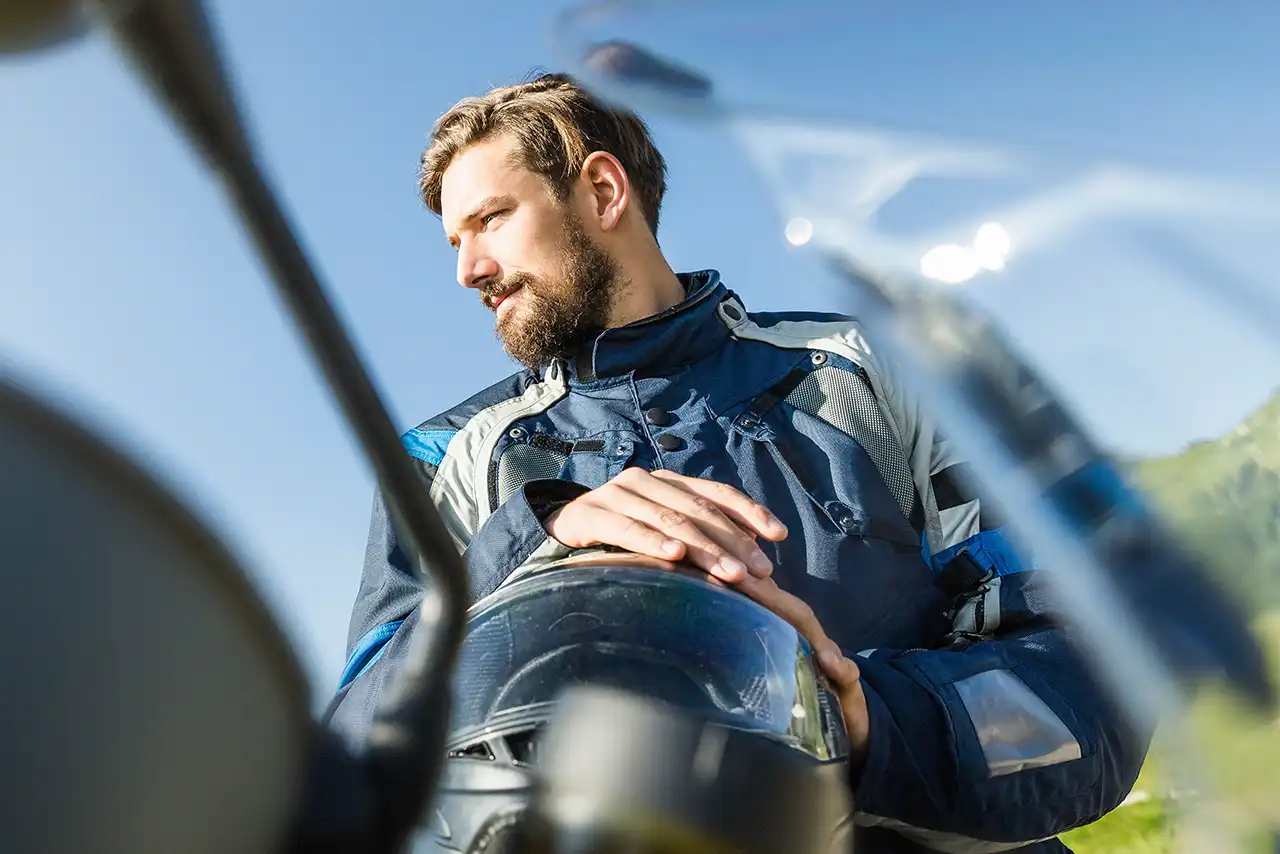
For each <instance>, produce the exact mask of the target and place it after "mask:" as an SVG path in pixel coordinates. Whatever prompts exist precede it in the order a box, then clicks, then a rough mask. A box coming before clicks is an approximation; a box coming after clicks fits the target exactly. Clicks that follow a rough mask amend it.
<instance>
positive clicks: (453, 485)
mask: <svg viewBox="0 0 1280 854" xmlns="http://www.w3.org/2000/svg"><path fill="white" fill-rule="evenodd" d="M568 388H569V387H568V383H567V382H566V381H565V378H564V372H563V371H562V370H561V369H560V366H559V364H558V363H553V364H552V366H551V367H550V368H549V369H548V370H547V372H546V374H545V375H544V377H543V381H542V382H540V383H534V384H533V385H530V386H529V387H528V388H527V389H525V392H524V394H522V395H521V396H520V397H513V398H510V399H509V400H504V401H502V402H501V403H496V404H494V405H493V406H490V407H488V408H487V409H482V410H480V411H479V412H477V413H476V414H475V415H474V416H472V417H471V419H470V420H468V421H467V423H466V425H464V426H463V428H462V429H461V430H459V431H458V433H457V435H455V436H454V437H453V439H452V441H450V442H449V448H448V450H447V451H446V452H445V455H444V459H442V460H441V461H440V467H439V469H438V470H437V471H436V476H435V478H434V479H433V480H432V483H431V500H432V502H433V503H434V504H435V505H436V508H437V509H438V510H439V511H440V515H441V516H442V517H443V518H444V521H445V525H446V526H447V527H448V528H449V532H450V533H451V534H452V535H453V539H454V543H455V544H456V545H457V546H458V548H459V549H460V550H462V549H465V548H466V546H467V543H469V542H470V540H471V537H473V536H474V535H475V532H476V531H478V530H480V526H481V524H483V523H484V520H485V519H487V518H488V517H489V515H490V514H492V513H493V510H494V508H493V507H491V506H489V503H490V497H489V483H488V479H489V458H490V457H491V456H493V449H494V448H495V447H496V446H497V444H498V440H499V439H500V438H501V437H502V435H503V433H504V432H505V431H506V429H507V427H508V426H509V425H510V424H511V423H512V422H514V421H518V420H520V419H521V418H525V417H527V416H529V415H535V414H538V413H541V412H545V411H546V410H548V409H550V408H551V406H552V405H553V404H555V403H556V401H558V400H560V399H561V398H563V397H564V396H565V395H566V394H567V393H568Z"/></svg>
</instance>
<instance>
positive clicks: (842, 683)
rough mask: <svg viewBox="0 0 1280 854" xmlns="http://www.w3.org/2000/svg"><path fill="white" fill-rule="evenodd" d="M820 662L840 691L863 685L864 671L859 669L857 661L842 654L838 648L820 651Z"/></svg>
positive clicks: (824, 671)
mask: <svg viewBox="0 0 1280 854" xmlns="http://www.w3.org/2000/svg"><path fill="white" fill-rule="evenodd" d="M818 664H820V665H821V666H822V672H823V673H825V674H826V676H827V679H829V680H831V683H832V685H833V686H835V688H836V689H837V690H838V691H839V692H840V693H842V694H843V693H844V692H846V691H850V690H852V689H854V688H858V687H861V686H860V680H861V679H862V671H861V670H859V669H858V664H857V662H855V661H854V660H853V659H851V658H846V657H845V656H843V655H841V654H840V652H839V651H838V650H834V649H824V650H822V652H820V653H818Z"/></svg>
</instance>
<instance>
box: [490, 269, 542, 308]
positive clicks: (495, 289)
mask: <svg viewBox="0 0 1280 854" xmlns="http://www.w3.org/2000/svg"><path fill="white" fill-rule="evenodd" d="M535 281H536V279H535V278H534V277H533V276H531V275H529V274H528V273H512V274H511V275H510V276H503V277H502V278H501V279H498V280H497V281H495V282H490V283H488V284H486V285H485V286H484V287H482V288H481V289H480V301H481V302H483V303H484V304H485V305H486V306H487V307H488V308H489V309H490V310H493V308H494V303H495V302H496V301H497V300H500V299H502V298H504V297H507V296H510V295H511V294H513V293H515V292H516V291H518V290H520V289H521V288H524V287H529V286H531V285H533V284H534V282H535Z"/></svg>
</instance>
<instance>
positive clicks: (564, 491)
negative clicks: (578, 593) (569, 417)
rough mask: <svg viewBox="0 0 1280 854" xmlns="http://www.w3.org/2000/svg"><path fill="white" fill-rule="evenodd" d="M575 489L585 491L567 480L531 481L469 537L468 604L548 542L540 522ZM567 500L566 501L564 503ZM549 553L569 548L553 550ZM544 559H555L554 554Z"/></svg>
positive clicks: (467, 551)
mask: <svg viewBox="0 0 1280 854" xmlns="http://www.w3.org/2000/svg"><path fill="white" fill-rule="evenodd" d="M574 488H576V489H577V490H578V491H577V494H575V495H574V496H573V497H575V498H576V497H577V495H580V494H581V493H582V491H585V490H586V488H585V487H583V486H581V485H580V484H576V483H572V482H570V481H555V480H534V481H530V482H529V483H526V484H525V485H524V486H523V487H521V488H520V489H519V490H518V491H516V492H514V493H512V495H511V496H510V497H509V498H508V499H507V500H506V501H505V502H503V503H502V506H500V507H499V508H498V509H497V510H496V511H494V513H493V515H491V516H490V517H489V518H488V519H486V520H485V523H484V524H483V525H482V526H481V527H480V530H479V531H477V532H476V535H475V536H474V537H472V539H471V544H470V545H469V546H467V550H466V553H465V554H464V555H463V558H464V559H465V560H466V562H467V573H468V575H470V577H471V601H472V602H473V603H474V602H476V601H478V600H479V599H483V598H484V597H485V596H488V595H489V594H490V593H492V592H493V591H495V590H497V589H498V587H499V586H500V585H501V584H502V582H504V581H506V579H507V577H508V576H509V575H511V573H513V572H515V571H516V569H518V568H519V567H521V566H522V565H524V564H525V563H526V562H527V561H528V560H529V559H530V558H531V557H533V556H534V553H535V552H538V553H539V554H542V553H544V552H547V551H548V550H547V549H545V548H542V547H543V546H544V545H546V544H547V542H548V540H550V536H549V535H548V534H547V531H546V529H545V528H543V519H544V518H546V517H548V516H550V515H551V513H552V512H553V510H554V508H555V507H556V506H563V505H564V504H567V503H568V501H571V500H572V498H568V496H569V495H570V494H571V493H572V492H573V491H574ZM566 498H568V500H566ZM551 551H552V552H559V551H563V552H564V553H565V554H568V549H567V548H565V547H563V546H562V547H560V549H552V550H551ZM546 556H549V557H555V556H556V554H548V555H546Z"/></svg>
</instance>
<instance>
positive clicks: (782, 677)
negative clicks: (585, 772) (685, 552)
mask: <svg viewBox="0 0 1280 854" xmlns="http://www.w3.org/2000/svg"><path fill="white" fill-rule="evenodd" d="M581 685H591V686H600V687H610V688H615V689H619V690H621V691H625V692H629V693H630V694H633V695H640V696H642V697H644V698H646V699H649V700H653V701H656V702H657V703H661V704H665V705H667V706H669V707H672V708H674V709H677V710H680V711H682V712H687V713H689V714H691V715H694V716H696V717H697V718H699V719H701V720H706V721H710V722H712V723H716V724H720V725H723V726H725V727H728V728H731V729H733V730H740V731H745V732H750V733H754V734H756V735H759V736H763V737H765V738H767V739H770V740H772V741H775V742H777V743H779V744H782V745H786V746H787V747H788V748H790V750H792V751H794V752H795V753H796V754H797V755H799V756H802V757H803V758H804V759H805V760H806V761H808V762H811V763H812V764H813V765H814V766H815V767H817V766H837V765H841V764H842V760H844V759H846V758H847V752H848V750H847V738H846V734H845V730H844V722H843V718H842V716H841V713H840V709H839V704H838V701H837V700H836V698H835V696H834V695H833V694H832V693H831V692H830V691H829V689H828V688H827V687H826V684H825V680H824V679H823V677H822V676H821V673H820V671H819V669H818V667H817V663H816V661H815V659H814V653H813V649H812V648H811V647H810V645H809V644H808V642H807V641H806V640H805V639H804V638H803V637H802V636H801V635H800V634H799V633H798V632H797V631H796V630H795V629H794V628H793V627H792V626H791V625H790V624H788V623H787V622H785V621H784V620H782V619H781V618H780V617H778V616H776V615H775V614H773V613H772V612H770V611H768V610H766V609H765V608H763V607H761V606H759V605H758V604H756V603H755V602H753V601H752V600H750V599H749V598H747V597H746V596H744V595H742V594H741V593H739V592H737V591H735V590H732V589H729V588H726V587H721V586H718V585H715V584H712V583H710V582H709V581H707V580H706V579H705V576H703V575H702V573H700V572H698V571H696V570H691V569H689V568H687V567H682V566H679V565H676V564H672V563H669V562H667V561H661V560H657V559H653V558H647V557H643V556H640V555H634V554H622V553H610V552H593V553H586V554H578V555H575V556H573V557H570V558H567V559H565V560H562V561H559V562H557V563H554V564H552V565H550V566H548V567H546V568H543V569H540V570H538V571H536V572H534V573H531V574H528V575H524V576H522V577H519V578H516V579H514V580H511V581H509V582H508V583H506V584H504V585H503V586H502V587H501V588H499V589H498V590H497V591H495V592H494V593H493V594H491V595H490V596H488V597H486V598H485V599H483V600H481V601H480V602H477V603H476V604H475V605H474V606H473V607H472V608H471V610H470V612H469V615H468V623H467V632H466V640H465V641H464V643H463V647H462V650H461V653H460V656H459V659H458V665H457V669H456V671H455V677H454V682H453V695H454V696H453V710H452V716H453V723H452V727H451V732H450V735H449V740H448V750H449V760H448V762H447V768H446V772H445V776H444V778H443V780H442V785H441V788H440V790H439V794H438V796H437V799H436V803H435V807H434V809H433V813H432V816H431V818H432V821H431V822H430V824H429V826H428V827H427V828H424V829H423V830H422V831H421V832H420V833H419V837H418V839H417V841H416V843H415V846H414V849H413V850H414V851H415V852H425V851H432V850H436V851H465V852H475V854H480V852H486V854H495V852H499V851H506V850H508V846H509V845H510V844H511V840H512V839H513V838H514V837H513V834H514V833H515V832H516V828H517V825H518V823H519V820H520V817H521V815H522V813H523V811H524V808H525V806H526V805H527V803H528V801H529V798H530V796H531V794H532V793H533V790H534V788H535V782H536V773H537V768H538V747H539V735H540V734H541V733H542V731H543V730H544V729H545V725H546V724H547V722H548V721H549V720H550V719H551V717H552V714H553V712H554V711H555V709H556V707H557V704H558V702H559V700H560V698H561V696H562V695H563V693H564V692H565V691H566V690H567V689H570V688H573V687H575V686H581ZM830 776H831V777H832V779H836V780H839V779H840V774H839V772H838V770H835V771H834V773H832V774H831V775H830ZM833 820H834V821H838V818H837V819H833ZM432 845H434V846H435V847H434V848H433V847H432Z"/></svg>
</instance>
